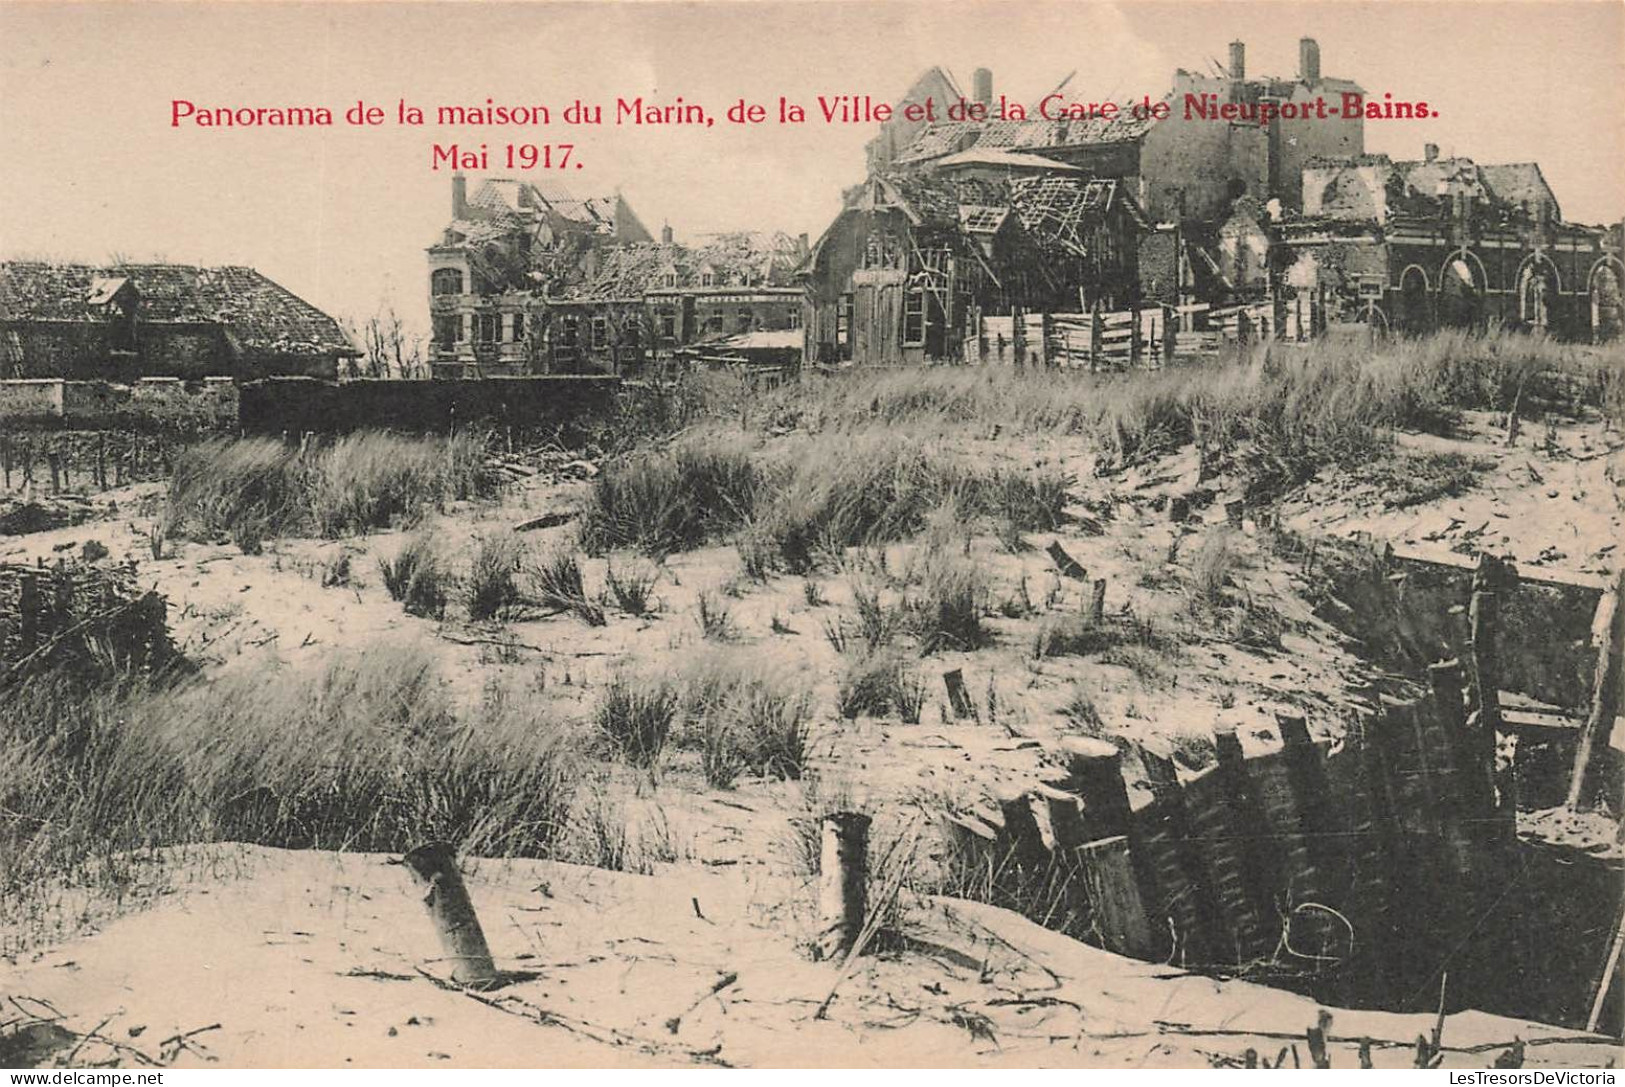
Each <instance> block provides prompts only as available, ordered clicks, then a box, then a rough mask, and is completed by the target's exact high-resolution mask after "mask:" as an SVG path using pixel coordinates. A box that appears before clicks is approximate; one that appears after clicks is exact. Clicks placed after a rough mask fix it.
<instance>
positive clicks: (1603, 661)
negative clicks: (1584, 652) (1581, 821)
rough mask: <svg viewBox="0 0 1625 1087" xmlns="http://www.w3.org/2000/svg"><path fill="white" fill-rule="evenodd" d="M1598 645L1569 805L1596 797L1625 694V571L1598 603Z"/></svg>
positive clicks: (1581, 805)
mask: <svg viewBox="0 0 1625 1087" xmlns="http://www.w3.org/2000/svg"><path fill="white" fill-rule="evenodd" d="M1592 630H1593V632H1594V638H1595V641H1596V645H1597V671H1596V673H1595V675H1594V676H1593V679H1592V684H1591V712H1590V713H1589V714H1588V715H1587V717H1586V723H1585V727H1584V728H1583V729H1581V731H1580V742H1579V744H1578V745H1577V746H1576V748H1575V752H1574V769H1573V771H1572V772H1571V775H1570V777H1569V793H1568V798H1567V801H1566V802H1567V804H1568V806H1569V807H1570V808H1587V807H1590V805H1591V803H1592V801H1593V800H1594V799H1595V798H1596V791H1597V790H1596V788H1595V784H1596V783H1595V781H1594V780H1593V779H1595V778H1596V776H1597V771H1598V770H1599V769H1600V765H1599V764H1600V763H1601V761H1602V760H1601V758H1600V757H1599V756H1601V755H1602V754H1603V753H1605V752H1606V751H1607V750H1608V733H1609V731H1610V730H1611V729H1612V728H1613V726H1614V717H1615V716H1616V715H1617V714H1618V713H1619V707H1620V703H1621V701H1622V698H1625V695H1622V693H1621V688H1622V687H1625V572H1622V573H1621V574H1620V576H1619V580H1618V581H1616V582H1615V583H1614V587H1613V589H1612V590H1611V591H1609V592H1605V593H1604V594H1603V596H1602V599H1601V600H1600V601H1598V603H1597V614H1596V616H1595V619H1594V621H1593V624H1592Z"/></svg>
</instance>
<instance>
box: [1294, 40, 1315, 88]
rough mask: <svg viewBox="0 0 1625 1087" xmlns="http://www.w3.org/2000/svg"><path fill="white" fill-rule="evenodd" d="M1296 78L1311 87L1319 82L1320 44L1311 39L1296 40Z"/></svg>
mask: <svg viewBox="0 0 1625 1087" xmlns="http://www.w3.org/2000/svg"><path fill="white" fill-rule="evenodd" d="M1298 78H1299V79H1301V80H1303V81H1304V82H1305V83H1308V84H1309V85H1311V86H1313V85H1314V84H1316V83H1319V82H1320V43H1319V42H1317V41H1315V39H1313V38H1299V39H1298Z"/></svg>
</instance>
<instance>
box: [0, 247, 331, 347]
mask: <svg viewBox="0 0 1625 1087" xmlns="http://www.w3.org/2000/svg"><path fill="white" fill-rule="evenodd" d="M126 286H129V287H132V288H133V289H134V291H135V294H136V297H137V298H138V299H139V306H140V308H139V310H138V313H139V319H140V320H141V321H142V322H145V323H149V324H206V325H219V326H222V327H223V328H224V330H225V331H226V333H227V334H228V335H229V336H231V337H232V338H233V339H234V340H235V341H236V342H237V343H238V344H240V345H242V346H243V347H246V348H249V349H252V350H257V351H266V352H273V353H277V354H326V353H355V348H354V347H353V346H352V345H351V343H350V341H349V338H348V337H347V336H345V334H344V331H343V329H341V328H340V327H339V324H338V322H337V321H335V320H334V319H333V318H331V317H329V316H328V315H327V314H325V313H323V312H322V311H321V310H319V309H317V308H316V307H315V306H313V305H311V304H310V303H309V302H306V301H305V300H304V299H302V298H300V297H299V296H298V295H295V294H294V293H293V292H291V291H289V290H287V289H286V288H284V287H282V286H280V285H279V284H277V283H275V282H273V281H272V280H270V279H267V278H266V277H265V276H263V275H261V274H260V273H259V272H256V271H255V270H254V269H252V268H244V267H237V266H227V267H223V268H199V267H194V266H191V265H186V264H120V265H116V266H113V267H108V268H97V267H92V266H90V265H86V264H58V263H54V262H46V261H3V262H0V322H7V323H24V322H29V321H62V322H100V321H103V320H106V310H105V306H106V305H107V303H109V302H111V301H112V300H113V299H114V297H115V296H116V295H118V294H119V293H120V292H121V291H122V290H123V289H124V288H125V287H126Z"/></svg>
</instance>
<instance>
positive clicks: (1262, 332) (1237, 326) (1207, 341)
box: [965, 299, 1322, 372]
mask: <svg viewBox="0 0 1625 1087" xmlns="http://www.w3.org/2000/svg"><path fill="white" fill-rule="evenodd" d="M1321 323H1322V319H1321V314H1320V310H1319V306H1318V305H1316V304H1314V303H1313V301H1312V300H1310V299H1297V300H1294V301H1293V302H1291V303H1288V302H1286V301H1284V300H1270V301H1264V302H1254V303H1250V304H1248V305H1235V306H1211V305H1209V304H1207V303H1205V302H1203V303H1196V304H1191V305H1184V306H1157V307H1151V308H1146V309H1129V310H1121V311H1117V312H1104V311H1101V310H1099V309H1096V310H1094V311H1092V312H1077V313H1016V314H1012V315H1006V316H991V317H990V316H983V317H981V318H980V319H979V321H978V322H977V325H978V327H977V328H976V330H975V334H974V335H971V336H967V337H966V340H965V361H966V362H968V363H973V364H984V363H985V364H1000V363H1002V364H1006V365H1015V366H1030V367H1036V368H1046V369H1049V368H1053V369H1085V370H1089V371H1091V372H1096V371H1109V370H1128V369H1156V368H1158V367H1160V366H1162V365H1163V364H1164V363H1167V362H1171V361H1173V360H1174V359H1176V358H1195V357H1201V356H1212V355H1216V354H1218V353H1219V352H1221V351H1223V350H1225V349H1226V348H1227V347H1235V346H1237V345H1244V344H1247V343H1251V342H1253V341H1255V340H1260V339H1278V338H1283V337H1285V338H1289V339H1294V340H1301V339H1308V338H1309V337H1310V336H1312V335H1314V334H1315V332H1317V331H1318V330H1319V329H1320V327H1321Z"/></svg>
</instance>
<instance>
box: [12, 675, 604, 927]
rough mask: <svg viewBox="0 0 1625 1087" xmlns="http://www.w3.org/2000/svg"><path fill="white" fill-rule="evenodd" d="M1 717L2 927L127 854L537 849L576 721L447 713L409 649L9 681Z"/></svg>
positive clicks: (559, 798)
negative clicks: (127, 676)
mask: <svg viewBox="0 0 1625 1087" xmlns="http://www.w3.org/2000/svg"><path fill="white" fill-rule="evenodd" d="M3 696H4V698H5V699H6V703H7V705H8V707H9V710H10V712H8V714H7V717H8V727H7V729H5V730H4V731H3V732H0V810H3V811H4V812H5V813H6V817H5V818H4V819H0V928H5V929H7V930H8V931H13V932H17V931H26V929H27V928H28V924H27V922H28V919H29V916H30V911H32V910H38V909H39V906H40V902H41V899H40V898H39V889H40V888H41V887H42V886H43V885H46V884H50V883H53V882H54V883H57V884H62V883H68V884H83V883H85V882H87V881H89V880H91V879H92V878H93V875H92V874H94V873H99V874H100V876H99V878H100V879H101V880H102V881H103V883H104V885H103V886H101V887H100V890H102V891H105V892H106V893H107V894H109V895H113V894H117V893H119V880H120V878H121V877H120V875H119V873H120V872H121V871H124V870H126V869H127V868H128V867H129V865H130V864H131V863H133V858H136V857H139V856H140V855H142V854H144V853H146V854H150V853H151V852H152V851H154V850H157V849H160V848H165V847H172V846H180V845H186V844H197V843H211V842H226V841H233V842H249V843H256V844H261V845H270V846H280V847H289V848H317V849H353V850H368V851H399V850H404V849H408V848H410V847H411V846H413V845H416V844H419V843H421V842H424V841H430V840H434V839H443V840H447V841H451V842H453V843H455V844H456V845H457V846H458V848H459V849H460V850H462V851H466V852H469V853H477V854H481V855H487V856H529V857H540V856H549V855H552V853H553V851H554V849H555V847H556V846H557V845H558V843H559V842H560V841H561V839H562V838H563V836H564V835H565V834H566V832H567V830H568V828H569V824H570V818H571V811H572V806H573V804H574V802H575V799H576V797H575V783H576V781H577V780H578V777H579V773H578V769H577V767H578V760H577V751H578V750H579V747H580V744H579V742H578V738H577V736H576V734H575V732H574V730H573V729H572V728H571V727H570V726H568V725H567V724H566V723H564V722H562V721H558V720H554V719H553V718H552V717H550V716H549V714H548V712H547V711H546V710H545V709H542V708H539V707H538V705H537V704H536V702H535V701H534V700H532V699H527V698H523V697H518V696H512V697H510V696H508V695H506V694H504V693H502V692H501V691H496V692H493V693H492V694H490V695H488V696H487V698H486V699H485V700H484V702H483V703H482V704H481V705H479V706H478V707H475V708H471V709H466V710H459V709H457V708H456V707H455V706H454V704H453V702H452V700H451V698H450V696H449V694H448V693H447V689H446V687H445V685H444V683H443V681H442V679H441V677H440V675H439V673H438V670H437V667H436V665H435V663H434V661H433V659H432V658H431V657H430V656H429V655H428V654H427V653H426V652H424V651H422V650H418V649H408V648H402V647H391V646H371V647H368V648H367V649H366V650H365V651H343V652H339V653H336V654H334V655H333V656H332V657H331V658H330V659H329V660H328V662H327V663H326V664H325V665H324V666H323V667H322V668H320V669H319V670H317V671H315V672H314V673H313V674H310V673H303V672H302V673H300V674H299V675H298V677H297V679H295V678H294V677H293V675H292V674H291V673H290V674H289V675H288V676H287V677H286V678H284V677H282V676H281V675H280V674H272V673H267V672H265V671H263V670H247V669H245V670H241V671H237V672H234V673H229V674H227V675H225V676H222V677H219V678H216V679H213V680H208V681H205V680H201V679H191V680H186V681H183V682H180V683H178V684H175V685H173V686H168V687H166V686H163V685H161V684H154V683H146V682H133V681H132V682H126V683H114V684H108V685H106V686H103V687H99V688H87V687H86V686H85V685H83V684H80V683H77V682H74V681H71V680H70V679H69V677H68V676H67V675H66V674H55V675H48V676H43V677H37V678H35V679H31V680H29V681H27V682H25V683H23V684H21V685H16V686H13V687H10V688H8V689H7V690H6V691H5V692H4V695H3Z"/></svg>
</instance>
